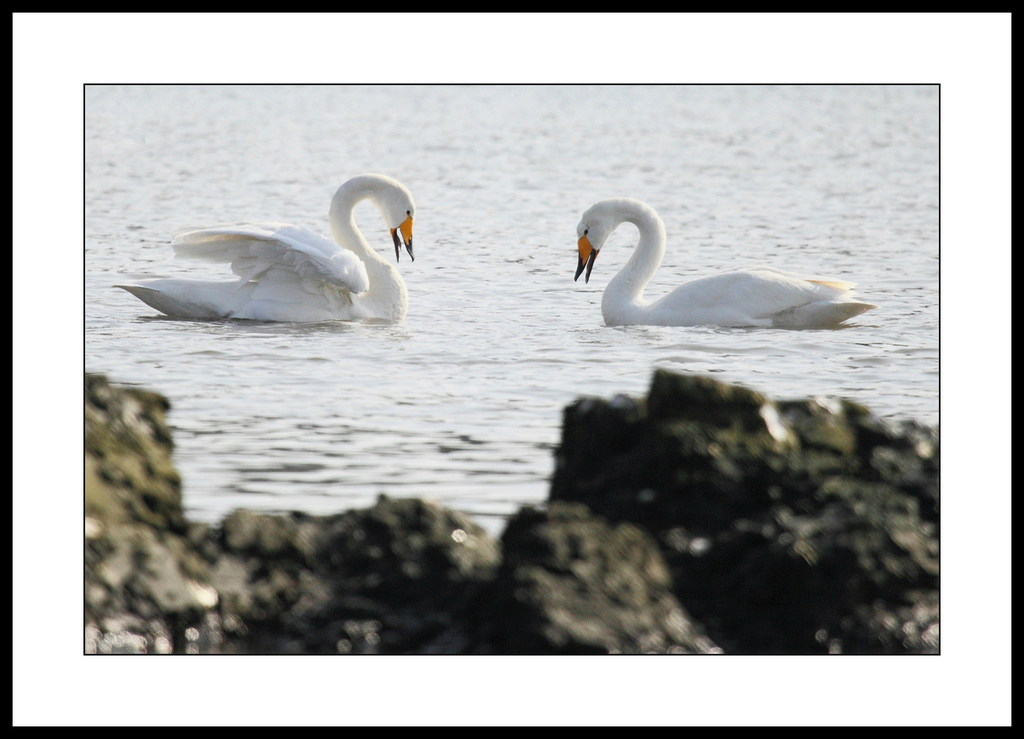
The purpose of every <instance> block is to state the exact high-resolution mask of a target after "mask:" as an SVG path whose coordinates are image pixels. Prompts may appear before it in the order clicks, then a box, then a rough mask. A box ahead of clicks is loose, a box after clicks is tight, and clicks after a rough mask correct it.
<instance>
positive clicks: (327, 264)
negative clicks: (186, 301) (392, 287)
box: [171, 223, 370, 294]
mask: <svg viewBox="0 0 1024 739" xmlns="http://www.w3.org/2000/svg"><path fill="white" fill-rule="evenodd" d="M171 246H173V247H174V253H175V256H178V257H183V258H187V259H201V260H204V261H207V262H223V263H228V264H230V265H231V271H232V272H234V273H235V274H236V275H238V276H239V277H240V278H241V279H240V280H239V284H244V283H246V282H248V281H250V280H258V279H259V278H260V277H262V276H263V275H265V274H267V272H268V271H270V270H275V271H279V270H287V271H289V272H292V273H294V274H295V275H296V276H297V277H298V278H299V279H300V280H311V281H314V282H326V283H328V284H331V285H334V286H336V287H339V288H341V289H343V290H346V291H348V292H352V293H357V294H358V293H363V292H366V291H367V290H368V289H369V287H370V280H369V277H368V276H367V274H366V266H365V265H364V264H363V262H362V260H360V259H359V257H357V256H356V255H355V254H354V253H353V252H351V251H348V250H347V249H343V248H341V247H340V246H338V245H337V244H335V243H334V242H333V241H329V240H328V239H325V238H324V237H322V236H318V235H317V234H315V233H313V232H311V231H306V230H304V229H301V228H298V227H296V226H289V225H286V224H281V223H264V224H259V223H243V224H230V225H223V226H213V227H210V228H204V229H196V230H189V231H183V232H180V233H178V234H176V235H175V237H174V241H172V242H171Z"/></svg>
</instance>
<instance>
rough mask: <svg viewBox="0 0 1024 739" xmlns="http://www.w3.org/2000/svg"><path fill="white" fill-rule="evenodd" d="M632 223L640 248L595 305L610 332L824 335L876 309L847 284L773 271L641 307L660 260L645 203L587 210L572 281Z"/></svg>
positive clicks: (720, 278)
mask: <svg viewBox="0 0 1024 739" xmlns="http://www.w3.org/2000/svg"><path fill="white" fill-rule="evenodd" d="M624 222H625V223H632V224H633V225H634V226H636V227H637V228H638V229H639V231H640V241H639V243H638V244H637V245H636V249H635V250H634V251H633V256H631V257H630V258H629V261H628V262H627V263H626V266H625V267H623V268H622V269H621V270H620V271H619V273H618V274H617V275H615V277H613V278H612V279H611V281H610V282H609V283H608V286H607V287H606V288H605V291H604V296H603V297H602V299H601V313H602V314H604V322H605V323H606V324H607V325H609V326H629V325H633V324H642V325H653V326H700V325H716V326H752V327H762V328H768V327H774V328H830V327H834V326H837V325H839V324H840V323H842V322H843V321H845V320H846V319H848V318H852V317H853V316H856V315H858V314H860V313H863V312H864V311H867V310H871V309H872V308H876V307H877V306H874V305H869V304H868V303H861V302H859V301H857V300H854V299H853V298H851V297H850V292H851V290H850V288H852V287H853V283H850V282H843V281H841V280H832V279H821V278H817V277H798V276H796V275H790V274H786V273H785V272H780V271H779V270H777V269H774V268H772V267H753V268H747V269H738V270H734V271H730V272H724V273H722V274H718V275H713V276H711V277H702V278H700V279H697V280H693V281H692V282H687V283H685V284H683V285H681V286H680V287H677V288H676V289H675V290H673V291H672V292H670V293H669V294H668V295H665V296H664V297H662V298H661V299H659V300H655V301H653V302H651V301H648V300H645V299H644V296H643V293H644V287H645V286H646V285H647V283H648V282H650V280H651V278H652V277H653V276H654V273H655V272H657V270H658V267H659V266H660V265H661V259H662V257H663V256H664V255H665V224H664V223H662V221H661V218H660V217H658V214H657V213H655V212H654V209H653V208H651V207H650V206H649V205H647V204H646V203H642V202H640V201H639V200H634V199H633V198H612V199H609V200H602V201H600V202H598V203H596V204H595V205H593V206H592V207H591V208H590V209H589V210H587V212H586V213H584V214H583V218H582V220H581V221H580V223H579V225H578V226H577V227H576V235H577V236H578V237H579V241H578V244H577V245H578V248H579V262H578V263H577V267H576V277H575V279H577V280H578V279H579V276H580V274H581V273H582V272H583V270H584V269H586V272H587V275H586V281H587V282H589V281H590V271H591V270H592V269H593V268H594V260H595V259H596V258H597V253H598V252H599V251H600V250H601V247H602V246H604V243H605V241H606V240H607V238H608V236H609V234H611V232H612V231H614V230H615V229H616V228H617V227H618V226H619V224H621V223H624Z"/></svg>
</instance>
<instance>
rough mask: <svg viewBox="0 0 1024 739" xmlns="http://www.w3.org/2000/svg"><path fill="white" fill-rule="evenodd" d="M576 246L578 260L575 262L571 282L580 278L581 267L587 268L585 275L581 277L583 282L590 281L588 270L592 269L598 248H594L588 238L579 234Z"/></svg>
mask: <svg viewBox="0 0 1024 739" xmlns="http://www.w3.org/2000/svg"><path fill="white" fill-rule="evenodd" d="M577 247H578V248H579V250H580V261H579V262H577V263H576V276H575V277H573V278H572V279H573V282H575V281H576V280H578V279H579V278H580V275H581V274H582V273H583V268H584V267H586V268H587V276H586V277H584V278H583V281H584V282H590V271H591V270H592V269H594V260H595V259H597V252H599V251H600V249H595V248H594V247H592V246H591V245H590V239H588V238H587V237H586V236H581V237H580V240H579V242H578V243H577Z"/></svg>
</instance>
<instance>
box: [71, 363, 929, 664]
mask: <svg viewBox="0 0 1024 739" xmlns="http://www.w3.org/2000/svg"><path fill="white" fill-rule="evenodd" d="M85 391H86V392H85V554H84V580H85V583H84V598H85V649H84V651H85V652H86V653H88V654H107V653H158V654H478V655H479V654H521V655H538V654H609V653H618V654H746V655H752V654H938V653H939V440H938V433H937V431H935V430H934V429H930V428H928V427H925V426H921V425H919V424H916V423H912V422H905V423H901V424H893V423H888V422H884V421H881V420H879V419H877V418H876V417H874V416H872V415H871V414H870V412H869V411H868V410H867V409H865V408H863V407H862V406H859V405H856V404H853V403H848V402H845V401H834V402H833V401H828V402H823V401H819V400H813V399H812V400H796V401H774V400H771V399H769V398H767V397H765V396H763V395H761V394H759V393H757V392H754V391H751V390H748V389H746V388H742V387H737V386H731V385H727V384H724V383H721V382H717V381H715V380H711V379H708V378H705V377H697V376H688V375H677V374H672V373H669V372H665V371H661V370H658V371H656V372H655V373H654V376H653V379H652V383H651V388H650V391H649V393H648V395H647V396H646V397H644V398H631V397H626V396H616V397H614V398H611V399H601V398H580V399H578V400H577V401H575V402H574V403H572V404H571V405H569V406H568V407H567V408H566V409H565V411H564V417H563V431H562V440H561V443H560V445H559V448H558V450H557V451H556V470H555V474H554V477H553V479H552V484H551V492H550V496H549V501H548V503H547V505H545V506H542V507H524V508H522V509H521V510H520V511H519V512H518V513H517V514H516V515H514V516H513V517H512V518H511V519H510V520H509V522H508V524H507V526H506V528H505V530H504V532H503V533H502V535H501V537H500V538H499V539H495V538H493V537H491V536H490V535H488V534H487V532H485V531H484V530H483V529H482V528H481V527H480V526H479V525H477V524H476V523H474V522H473V521H472V520H470V519H469V518H467V517H466V516H464V515H462V514H460V513H458V512H455V511H451V510H448V509H446V508H444V507H442V506H440V505H438V504H436V503H434V502H431V501H429V500H420V499H393V498H389V497H386V496H381V498H380V499H379V500H378V501H377V502H376V504H375V505H373V506H372V507H369V508H365V509H358V510H350V511H346V512H344V513H339V514H335V515H329V516H311V515H306V514H302V513H290V514H287V515H271V514H262V513H255V512H252V511H247V510H239V511H235V512H233V513H231V514H230V515H228V516H227V517H226V518H225V519H224V520H223V521H221V522H219V523H218V524H214V525H211V524H203V523H196V522H190V521H189V520H188V519H187V517H186V516H185V515H184V512H183V509H182V506H181V481H180V478H179V476H178V473H177V471H176V470H175V468H174V465H173V462H172V459H171V453H172V451H173V440H172V438H171V433H170V430H169V428H168V426H167V423H166V413H167V412H168V410H169V408H170V405H169V402H168V401H167V399H166V398H164V397H163V396H160V395H158V394H156V393H153V392H148V391H144V390H139V389H135V388H126V387H119V386H115V385H111V384H110V383H109V382H108V381H107V380H106V378H105V377H103V376H101V375H91V374H87V375H86V378H85Z"/></svg>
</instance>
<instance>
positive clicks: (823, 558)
mask: <svg viewBox="0 0 1024 739" xmlns="http://www.w3.org/2000/svg"><path fill="white" fill-rule="evenodd" d="M938 451H939V445H938V435H937V434H936V433H935V432H934V431H932V430H930V429H927V428H925V427H922V426H919V425H917V424H913V423H906V424H900V425H894V424H888V423H884V422H882V421H879V420H878V419H876V418H874V417H873V416H871V415H870V413H868V411H867V410H866V409H865V408H863V407H861V406H858V405H855V404H852V403H848V402H844V401H819V400H807V401H786V402H779V403H776V402H773V401H771V400H769V399H767V398H765V397H764V396H763V395H761V394H759V393H756V392H754V391H751V390H747V389H744V388H739V387H735V386H729V385H725V384H723V383H719V382H716V381H714V380H711V379H708V378H704V377H694V376H685V375H676V374H671V373H668V372H663V371H658V372H655V374H654V379H653V381H652V384H651V389H650V392H649V394H648V396H647V397H646V398H642V399H630V398H624V397H617V398H613V399H612V400H611V401H604V400H600V399H593V398H586V399H581V400H579V401H577V402H575V403H573V404H572V405H570V406H569V407H568V408H567V409H566V410H565V415H564V427H563V438H562V444H561V446H560V447H559V449H558V450H557V452H556V472H555V475H554V479H553V481H552V490H551V499H552V500H553V501H554V500H566V501H577V502H582V503H585V504H586V505H587V506H589V507H590V508H591V510H593V511H594V512H595V513H597V514H599V515H601V516H604V517H606V518H607V519H609V520H610V521H630V522H633V523H635V524H637V525H640V526H642V527H644V528H645V529H646V530H648V531H649V532H651V534H652V535H653V536H654V537H655V538H656V539H657V541H658V542H659V544H660V545H661V549H662V552H663V553H664V555H665V559H666V561H667V563H668V567H669V569H670V571H671V573H672V579H673V583H674V585H673V592H674V593H675V595H676V597H677V598H678V599H679V602H680V603H681V604H683V605H684V606H685V607H686V609H687V610H688V611H689V613H690V614H691V615H692V616H693V618H695V619H696V620H697V621H698V622H699V623H701V624H702V625H703V626H704V627H705V628H706V630H707V633H708V635H709V636H710V637H711V639H713V640H714V641H715V643H717V644H718V645H719V646H720V647H722V649H723V650H724V651H725V652H726V653H734V654H735V653H739V654H816V653H847V654H849V653H854V654H882V653H885V654H888V653H931V652H937V651H938V597H937V593H938V587H939V537H938V516H939V474H938V472H939V461H938V460H939V455H938Z"/></svg>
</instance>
